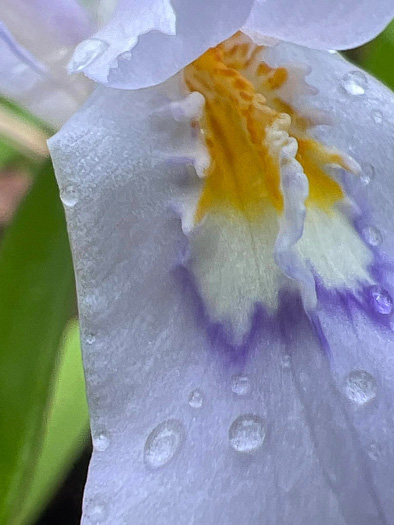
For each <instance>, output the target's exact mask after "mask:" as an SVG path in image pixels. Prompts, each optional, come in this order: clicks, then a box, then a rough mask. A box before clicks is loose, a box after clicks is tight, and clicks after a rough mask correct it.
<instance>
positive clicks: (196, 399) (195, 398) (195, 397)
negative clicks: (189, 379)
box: [189, 388, 204, 408]
mask: <svg viewBox="0 0 394 525" xmlns="http://www.w3.org/2000/svg"><path fill="white" fill-rule="evenodd" d="M203 401H204V396H203V393H202V392H201V390H200V389H198V388H196V390H193V392H192V393H191V394H190V396H189V405H190V406H191V407H192V408H201V407H202V404H203Z"/></svg>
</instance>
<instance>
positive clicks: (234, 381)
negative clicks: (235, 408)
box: [231, 374, 252, 396]
mask: <svg viewBox="0 0 394 525" xmlns="http://www.w3.org/2000/svg"><path fill="white" fill-rule="evenodd" d="M251 389H252V387H251V384H250V379H249V377H248V376H245V375H242V374H237V375H234V376H233V377H232V378H231V390H232V391H233V392H234V394H237V396H246V395H247V394H249V393H250V391H251Z"/></svg>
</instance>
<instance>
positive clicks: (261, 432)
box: [228, 414, 266, 454]
mask: <svg viewBox="0 0 394 525" xmlns="http://www.w3.org/2000/svg"><path fill="white" fill-rule="evenodd" d="M265 434H266V426H265V422H264V420H263V419H262V418H261V417H259V416H256V415H254V414H244V415H242V416H239V417H238V418H237V419H236V420H235V421H233V423H232V425H231V427H230V430H229V433H228V435H229V440H230V445H231V447H232V448H233V449H234V450H236V451H237V452H242V453H245V454H250V453H252V452H255V451H256V450H258V449H259V448H260V447H261V445H262V444H263V443H264V439H265Z"/></svg>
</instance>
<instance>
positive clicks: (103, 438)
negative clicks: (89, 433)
mask: <svg viewBox="0 0 394 525" xmlns="http://www.w3.org/2000/svg"><path fill="white" fill-rule="evenodd" d="M109 443H110V441H109V437H108V436H107V434H105V433H104V432H101V433H100V434H97V435H96V436H93V446H94V448H95V449H96V450H98V451H99V452H104V451H105V450H107V448H108V447H109Z"/></svg>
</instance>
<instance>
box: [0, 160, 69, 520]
mask: <svg viewBox="0 0 394 525" xmlns="http://www.w3.org/2000/svg"><path fill="white" fill-rule="evenodd" d="M73 298H74V286H73V270H72V263H71V256H70V250H69V244H68V239H67V233H66V227H65V221H64V214H63V209H62V206H61V203H60V199H59V197H58V189H57V186H56V182H55V178H54V175H53V170H52V168H51V166H50V164H49V163H46V164H45V165H44V167H43V168H42V169H41V171H40V173H39V174H38V175H37V178H36V181H35V183H34V186H33V188H32V190H31V192H30V193H29V195H28V196H27V198H26V199H25V201H24V203H23V204H22V206H21V207H20V209H19V212H18V213H17V216H16V218H15V220H14V222H13V224H12V225H11V226H10V227H9V229H8V231H7V232H6V235H5V238H4V239H3V241H2V245H1V249H0V341H1V344H0V405H1V407H2V408H1V418H0V436H1V446H0V472H1V476H0V523H1V524H5V525H10V524H13V523H16V517H17V514H18V512H19V510H20V509H19V508H20V505H21V501H22V500H23V499H24V496H25V494H26V492H27V490H28V489H29V485H30V482H31V480H32V475H33V471H34V467H35V466H36V464H37V461H38V454H39V450H40V446H41V442H42V436H43V430H44V429H45V426H46V423H45V418H46V414H47V410H48V403H49V400H50V397H51V393H52V386H53V379H54V370H55V366H56V360H57V355H58V348H59V342H60V339H61V335H62V333H63V330H64V327H65V325H66V322H67V319H68V318H69V315H70V307H71V304H72V299H73Z"/></svg>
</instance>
